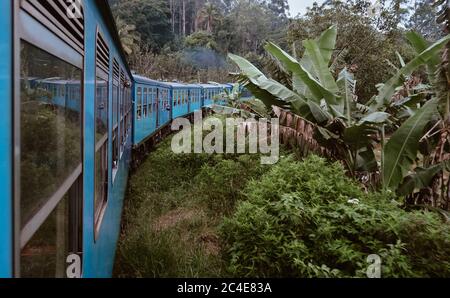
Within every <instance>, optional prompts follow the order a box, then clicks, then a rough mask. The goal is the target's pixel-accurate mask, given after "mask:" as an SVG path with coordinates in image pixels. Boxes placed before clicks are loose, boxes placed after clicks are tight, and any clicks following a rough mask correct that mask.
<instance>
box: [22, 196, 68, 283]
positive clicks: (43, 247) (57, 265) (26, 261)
mask: <svg viewBox="0 0 450 298" xmlns="http://www.w3.org/2000/svg"><path fill="white" fill-rule="evenodd" d="M68 202H69V199H68V195H66V196H65V197H64V198H63V199H62V200H61V202H60V203H59V204H58V206H57V207H56V208H55V209H54V210H53V212H52V213H51V214H50V216H49V217H48V218H47V219H46V221H45V222H44V223H43V224H42V226H41V227H40V228H39V230H38V231H37V232H36V233H35V234H34V236H33V238H31V240H30V241H29V242H28V244H27V245H26V246H25V248H24V249H22V252H21V258H20V260H21V266H20V267H21V268H20V269H21V277H33V278H34V277H39V278H42V277H48V278H50V277H58V278H63V277H66V269H65V268H66V258H67V255H68V254H69V251H70V249H69V204H68Z"/></svg>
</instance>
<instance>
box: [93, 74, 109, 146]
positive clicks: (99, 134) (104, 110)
mask: <svg viewBox="0 0 450 298" xmlns="http://www.w3.org/2000/svg"><path fill="white" fill-rule="evenodd" d="M95 106H96V110H95V116H96V117H95V118H96V122H95V125H96V126H95V127H96V137H95V142H96V143H98V142H99V141H100V140H101V139H102V138H103V137H104V136H105V134H107V133H108V81H106V80H104V79H102V78H99V77H97V82H96V95H95Z"/></svg>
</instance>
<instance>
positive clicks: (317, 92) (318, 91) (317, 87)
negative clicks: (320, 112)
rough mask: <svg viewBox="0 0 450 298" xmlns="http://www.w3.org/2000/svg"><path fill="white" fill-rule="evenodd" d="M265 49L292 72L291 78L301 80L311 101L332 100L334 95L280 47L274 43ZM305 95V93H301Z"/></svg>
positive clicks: (267, 45) (269, 43)
mask: <svg viewBox="0 0 450 298" xmlns="http://www.w3.org/2000/svg"><path fill="white" fill-rule="evenodd" d="M265 49H266V50H267V51H268V52H269V53H270V54H272V55H273V56H274V57H275V58H277V59H278V60H280V62H281V63H282V64H283V65H284V67H285V68H286V69H287V70H289V71H290V72H292V76H293V78H297V79H298V80H301V81H302V82H303V83H304V84H305V85H306V86H307V88H308V90H309V91H310V92H311V94H312V96H313V99H314V100H315V101H316V102H317V103H318V102H320V100H321V99H322V98H329V99H334V98H335V95H334V94H333V93H332V92H331V91H329V90H327V89H326V88H325V87H324V86H322V85H321V83H320V82H318V81H317V80H316V79H315V78H314V77H313V75H311V74H310V73H309V72H308V71H307V70H306V69H305V68H303V66H302V65H300V63H298V61H297V60H296V59H295V58H293V57H292V56H291V55H289V54H288V53H286V52H285V51H283V50H282V49H281V48H280V47H278V46H277V45H275V44H274V43H271V42H268V43H267V44H266V46H265ZM296 91H297V92H301V90H297V89H296ZM301 94H303V95H306V93H301Z"/></svg>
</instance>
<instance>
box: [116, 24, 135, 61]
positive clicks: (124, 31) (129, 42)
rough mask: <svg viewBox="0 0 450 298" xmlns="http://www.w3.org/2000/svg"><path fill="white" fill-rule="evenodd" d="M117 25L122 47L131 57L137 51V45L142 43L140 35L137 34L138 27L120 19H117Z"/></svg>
mask: <svg viewBox="0 0 450 298" xmlns="http://www.w3.org/2000/svg"><path fill="white" fill-rule="evenodd" d="M116 25H117V30H118V33H119V38H120V41H121V42H122V47H123V49H124V51H125V52H126V54H127V55H131V54H132V53H133V52H134V51H135V50H136V47H137V44H138V43H139V41H140V36H139V33H137V32H136V26H135V25H129V24H127V23H125V21H124V20H122V19H121V18H119V17H118V18H116Z"/></svg>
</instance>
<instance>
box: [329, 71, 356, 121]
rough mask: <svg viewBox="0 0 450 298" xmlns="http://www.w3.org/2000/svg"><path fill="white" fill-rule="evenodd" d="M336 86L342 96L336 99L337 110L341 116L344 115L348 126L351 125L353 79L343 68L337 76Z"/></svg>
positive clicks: (353, 91)
mask: <svg viewBox="0 0 450 298" xmlns="http://www.w3.org/2000/svg"><path fill="white" fill-rule="evenodd" d="M336 83H337V85H338V86H339V89H340V91H341V94H342V96H341V97H340V98H339V99H338V105H337V107H334V106H333V108H335V109H337V110H338V111H339V112H340V113H341V114H344V113H345V118H346V119H347V122H348V124H349V125H351V124H352V123H351V122H352V117H351V106H352V101H353V95H354V94H355V84H356V83H355V79H354V77H353V75H352V74H351V73H350V72H348V71H347V68H344V69H343V70H342V71H341V72H340V73H339V76H338V80H337V82H336Z"/></svg>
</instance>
